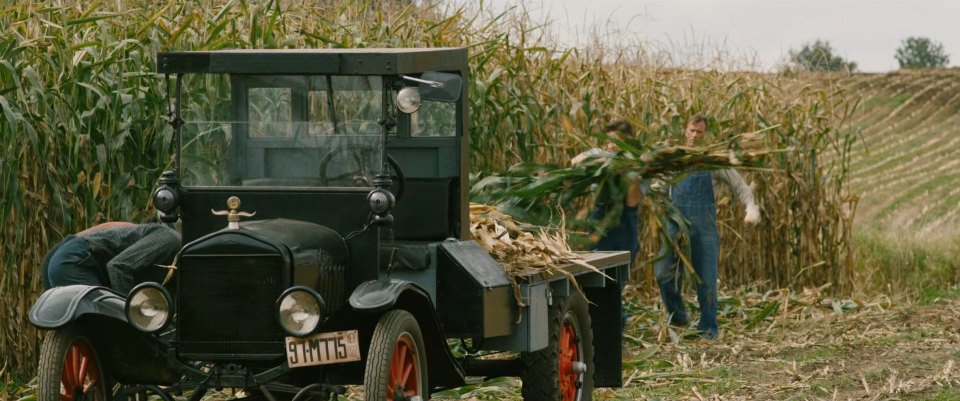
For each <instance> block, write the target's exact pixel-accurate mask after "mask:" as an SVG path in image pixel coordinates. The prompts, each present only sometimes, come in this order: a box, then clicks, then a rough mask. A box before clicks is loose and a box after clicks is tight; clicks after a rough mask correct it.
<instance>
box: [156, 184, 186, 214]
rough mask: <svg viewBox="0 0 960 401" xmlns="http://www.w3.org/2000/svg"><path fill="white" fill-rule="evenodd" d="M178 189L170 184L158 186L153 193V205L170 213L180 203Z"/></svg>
mask: <svg viewBox="0 0 960 401" xmlns="http://www.w3.org/2000/svg"><path fill="white" fill-rule="evenodd" d="M179 198H180V197H179V196H178V195H177V192H176V190H174V189H173V188H170V187H168V186H162V187H160V188H157V190H156V191H155V192H154V193H153V205H154V206H155V207H156V208H157V210H160V211H162V212H164V213H170V212H171V211H173V209H174V208H176V207H177V204H178V203H179V201H178V199H179Z"/></svg>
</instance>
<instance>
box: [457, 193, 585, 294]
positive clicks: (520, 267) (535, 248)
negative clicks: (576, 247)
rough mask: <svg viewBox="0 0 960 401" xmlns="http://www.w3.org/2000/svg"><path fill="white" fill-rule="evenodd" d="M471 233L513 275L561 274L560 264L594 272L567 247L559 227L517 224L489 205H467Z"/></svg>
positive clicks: (511, 218)
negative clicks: (572, 265)
mask: <svg viewBox="0 0 960 401" xmlns="http://www.w3.org/2000/svg"><path fill="white" fill-rule="evenodd" d="M470 234H471V235H472V236H473V239H474V240H475V241H477V242H478V243H480V246H482V247H483V249H485V250H486V251H487V252H489V253H490V255H491V256H493V258H494V259H495V260H496V261H497V262H499V263H500V265H501V266H502V267H503V270H504V271H506V272H507V274H509V275H510V276H513V277H522V276H530V275H533V274H546V275H554V274H563V273H564V272H563V270H561V269H560V266H563V265H567V264H577V265H581V266H583V267H586V268H588V269H591V270H594V271H597V269H596V268H594V267H593V266H591V265H590V264H588V263H586V262H584V260H583V258H582V257H580V255H579V254H577V253H575V252H573V250H571V249H570V245H568V244H567V234H566V231H565V230H564V228H563V227H562V226H561V227H560V228H559V229H556V230H548V229H547V228H544V227H537V226H531V225H528V224H524V223H517V222H515V221H514V220H513V217H511V216H509V215H507V214H504V213H502V212H500V211H499V210H497V208H496V207H493V206H490V205H483V204H478V203H471V204H470Z"/></svg>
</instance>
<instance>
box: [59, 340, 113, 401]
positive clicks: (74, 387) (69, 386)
mask: <svg viewBox="0 0 960 401" xmlns="http://www.w3.org/2000/svg"><path fill="white" fill-rule="evenodd" d="M102 386H103V381H102V380H101V378H100V367H99V366H97V359H96V357H95V356H94V353H93V349H92V348H91V347H90V344H88V343H87V342H86V341H84V340H82V339H79V338H78V339H75V340H73V343H72V344H70V347H68V348H67V353H66V355H64V357H63V371H62V372H60V400H61V401H74V400H96V401H106V400H101V399H100V396H101V394H102V393H101V392H100V391H97V390H98V389H100V387H102Z"/></svg>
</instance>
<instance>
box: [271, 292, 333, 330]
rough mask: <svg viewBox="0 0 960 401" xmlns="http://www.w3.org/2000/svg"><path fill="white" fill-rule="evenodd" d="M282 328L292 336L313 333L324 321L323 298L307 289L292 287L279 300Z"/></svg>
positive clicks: (278, 308) (278, 309)
mask: <svg viewBox="0 0 960 401" xmlns="http://www.w3.org/2000/svg"><path fill="white" fill-rule="evenodd" d="M277 312H278V317H279V318H280V326H281V327H283V329H284V330H285V331H286V332H287V333H289V334H290V335H292V336H296V337H303V336H306V335H308V334H310V333H313V331H314V330H316V329H317V327H319V326H320V322H321V321H322V320H323V298H322V297H321V296H320V294H317V292H316V291H314V290H311V289H309V288H307V287H303V286H297V287H292V288H290V289H288V290H286V291H284V292H283V294H282V295H280V299H278V300H277Z"/></svg>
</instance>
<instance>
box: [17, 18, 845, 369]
mask: <svg viewBox="0 0 960 401" xmlns="http://www.w3.org/2000/svg"><path fill="white" fill-rule="evenodd" d="M50 3H53V4H48V3H44V2H4V3H3V5H0V32H3V33H4V34H3V35H0V188H2V189H0V227H2V228H0V236H2V237H0V244H2V245H0V261H2V266H0V355H2V358H3V359H4V361H2V362H0V364H6V365H8V366H11V367H12V369H8V371H13V372H16V373H18V374H21V375H28V374H31V373H32V371H33V370H34V368H35V361H36V357H37V355H36V352H37V349H38V344H39V341H40V337H41V336H40V333H38V332H37V331H36V330H34V329H32V326H30V325H29V323H27V320H26V313H27V311H28V309H29V307H30V305H31V304H32V303H33V301H34V300H35V299H36V297H37V295H38V293H39V289H40V285H39V272H38V269H39V263H40V260H41V259H42V257H43V255H44V254H45V252H46V251H47V249H49V247H50V246H52V245H53V244H54V243H55V242H56V241H59V239H60V238H61V237H62V236H63V235H64V234H67V233H70V232H75V231H78V230H80V229H82V228H84V227H86V226H89V225H92V224H96V223H99V222H102V221H105V220H115V219H123V220H129V219H138V218H139V217H141V216H142V215H143V214H144V213H145V212H144V209H145V208H146V206H147V202H148V197H149V191H150V189H151V188H152V187H153V186H154V183H155V180H156V178H157V177H158V176H159V174H160V172H161V171H162V170H163V169H164V168H165V167H166V166H168V165H169V161H170V158H171V151H172V149H171V145H172V140H171V135H172V134H171V131H170V130H169V129H167V128H166V125H165V120H166V113H167V111H168V108H169V106H168V103H167V99H166V98H165V94H166V92H167V88H166V85H165V80H164V77H162V76H158V75H156V74H155V73H154V72H153V71H154V70H155V67H154V64H155V54H156V52H157V51H161V50H215V49H230V48H325V47H379V46H384V47H401V46H409V47H426V46H467V47H468V48H469V49H470V57H471V60H470V61H471V78H472V80H471V82H469V93H470V97H469V99H468V101H469V104H470V113H471V114H470V115H471V119H472V129H471V138H472V142H471V149H472V151H473V156H472V164H473V166H474V169H475V170H479V171H500V170H503V169H506V168H507V166H509V165H511V164H514V163H516V162H520V161H525V162H536V163H547V162H550V163H558V164H563V163H566V162H567V161H568V160H569V158H570V157H571V156H572V155H573V154H576V153H577V152H579V151H580V150H583V149H584V148H585V147H586V146H588V145H589V144H590V142H591V139H590V137H589V136H588V135H586V134H585V133H588V132H596V131H598V130H599V128H600V127H601V126H602V125H603V124H604V123H605V120H606V119H607V118H608V117H609V116H611V115H620V116H622V117H626V118H628V119H630V120H631V121H633V122H634V123H635V124H637V125H638V126H639V128H640V131H641V132H643V133H645V135H647V139H648V140H651V141H652V140H654V139H660V138H668V137H671V138H672V137H677V136H678V135H679V133H680V131H681V130H682V122H683V119H684V118H685V117H686V116H687V115H689V114H690V113H692V112H705V113H707V114H711V115H713V116H714V117H716V118H717V124H715V127H714V128H715V131H716V132H717V133H718V135H720V136H724V137H725V136H729V135H733V134H735V133H736V132H737V131H739V130H746V129H750V130H753V129H755V128H763V127H767V126H772V125H777V124H780V125H781V126H782V127H784V128H781V129H778V130H776V131H775V132H776V134H771V137H770V138H769V142H768V143H765V144H764V146H776V147H782V146H784V145H797V146H796V147H797V148H798V149H800V148H804V146H806V148H804V149H805V151H803V152H796V153H792V154H791V155H790V156H784V160H783V165H782V166H781V165H780V164H775V165H774V168H775V170H776V172H775V173H769V174H758V175H755V176H754V177H753V179H754V180H755V181H756V182H757V183H758V192H759V193H760V198H761V200H762V201H763V202H764V210H765V213H766V216H767V217H768V219H769V220H768V221H770V223H769V225H768V226H764V227H763V228H762V229H760V230H755V231H753V232H750V231H747V230H744V229H743V228H742V227H740V226H739V225H737V224H736V223H735V222H733V220H732V216H733V213H734V212H733V211H729V210H725V211H724V212H723V213H724V214H723V216H725V217H724V221H730V222H731V223H730V224H729V225H730V227H731V228H730V231H724V236H725V239H727V237H728V236H729V235H730V234H732V233H733V231H736V232H738V233H739V234H740V237H741V238H743V240H742V241H744V242H749V243H750V244H749V247H747V246H743V247H740V246H737V247H736V248H735V249H734V250H733V251H731V252H729V253H725V254H724V263H725V266H732V265H733V264H739V265H743V264H747V263H749V264H750V266H749V269H743V268H741V270H736V272H737V275H736V276H734V277H736V278H737V280H741V281H745V280H750V279H759V278H770V277H773V279H772V282H773V283H775V284H789V283H805V282H807V281H813V282H821V281H823V280H828V279H829V277H826V276H828V275H827V274H825V273H823V272H827V271H830V272H836V271H840V270H838V269H840V266H839V265H838V261H837V260H836V258H837V257H839V256H837V255H841V256H842V252H840V253H837V254H835V253H832V252H833V251H830V252H827V249H826V248H824V247H825V245H822V244H823V243H824V242H826V241H830V243H831V244H834V245H831V246H832V247H834V248H836V249H841V250H842V247H843V246H845V244H846V242H843V240H841V239H838V238H837V235H838V233H842V232H845V231H844V230H846V227H845V226H838V225H837V221H842V219H839V218H838V217H837V215H836V213H835V212H836V211H837V210H838V209H839V208H838V207H837V204H838V203H839V202H840V200H839V199H840V198H838V197H839V196H840V195H839V192H840V191H841V190H842V183H843V177H842V176H839V178H838V177H837V176H836V175H834V174H833V173H831V171H830V170H828V166H823V165H820V164H819V163H818V162H817V157H818V155H819V153H818V152H819V151H820V150H822V149H823V148H824V147H827V146H838V145H837V144H838V143H839V142H838V141H841V140H842V138H841V131H838V130H837V128H838V127H839V126H840V125H839V123H840V122H842V117H843V116H842V112H838V110H839V111H842V110H844V108H845V107H847V105H846V104H844V103H842V102H840V101H839V100H837V97H836V96H835V94H834V93H832V92H830V91H825V90H820V89H814V88H807V89H805V90H804V91H802V92H800V94H799V95H797V94H796V93H795V92H794V88H795V87H796V86H797V85H796V83H797V82H800V81H795V80H792V79H787V78H783V77H778V76H765V75H756V74H720V73H715V72H687V71H676V70H668V69H664V68H659V67H658V66H656V65H655V64H650V63H649V62H648V61H647V60H648V59H649V58H648V57H647V56H646V54H644V53H643V51H642V50H637V49H636V48H632V47H617V46H606V45H603V44H598V46H595V47H592V48H590V49H588V50H583V49H580V50H577V49H560V48H558V47H557V46H556V45H554V44H553V43H552V41H551V40H550V38H549V36H547V35H546V32H547V30H546V29H547V28H545V27H544V26H542V25H541V24H539V23H538V22H537V21H533V20H531V19H530V18H529V16H528V15H527V14H526V12H525V11H524V10H522V9H514V10H508V11H506V12H499V13H493V14H491V13H489V12H488V11H486V10H484V6H483V5H482V4H481V5H480V7H478V8H476V9H464V8H455V7H456V6H448V5H445V4H447V3H440V2H433V1H423V2H409V1H399V0H397V1H387V2H381V1H373V0H324V1H319V2H318V1H306V0H304V1H299V2H298V1H267V0H264V1H253V0H188V1H158V2H151V3H152V4H149V5H145V4H144V3H143V2H137V1H132V0H115V1H105V2H98V1H93V2H71V1H64V2H50ZM788 112H789V113H788ZM788 123H789V124H788ZM818 135H819V136H818ZM817 138H819V139H817ZM842 160H845V159H843V158H841V161H842ZM841 164H843V163H842V162H841ZM825 177H826V179H825ZM784 189H788V190H789V191H793V192H786V190H784ZM812 212H816V213H820V214H822V215H823V218H822V219H821V220H818V222H819V223H821V224H822V225H824V226H825V227H826V228H825V229H827V230H830V231H829V232H828V233H825V232H819V233H815V232H810V230H809V229H808V228H807V227H806V226H803V225H802V213H812ZM648 220H649V221H653V219H648ZM725 230H726V229H725ZM817 230H821V228H817ZM801 234H802V235H804V236H805V237H803V238H801V237H800V236H801ZM824 234H828V236H827V237H823V235H824ZM821 238H823V239H821ZM774 240H776V241H780V242H781V243H782V245H781V247H780V248H770V249H776V252H763V253H759V252H755V250H759V249H768V248H765V246H766V241H774ZM735 242H736V241H728V243H735ZM649 247H650V249H652V248H653V247H654V245H652V244H651V245H650V246H649ZM831 249H833V248H831ZM750 250H754V251H750ZM824 258H829V259H824ZM821 260H826V263H825V264H823V263H820V261H821ZM818 263H820V264H818ZM785 264H786V265H787V266H789V267H783V266H784V265H785ZM810 266H813V267H810ZM725 270H729V271H730V272H733V271H734V270H731V269H729V268H728V267H725ZM821 273H823V274H822V275H815V276H810V277H808V275H812V274H821ZM774 274H776V276H771V275H774ZM832 274H833V273H832ZM833 275H836V274H833ZM768 276H769V277H768Z"/></svg>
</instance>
